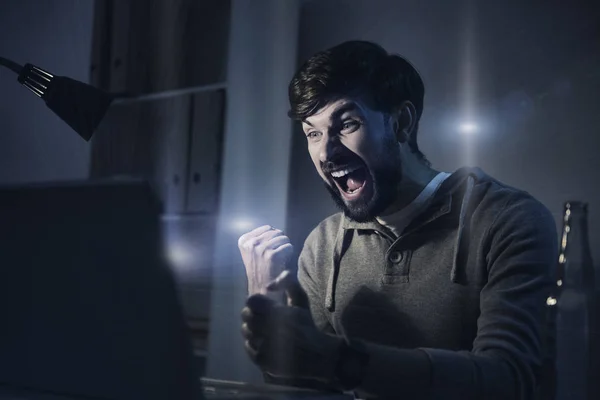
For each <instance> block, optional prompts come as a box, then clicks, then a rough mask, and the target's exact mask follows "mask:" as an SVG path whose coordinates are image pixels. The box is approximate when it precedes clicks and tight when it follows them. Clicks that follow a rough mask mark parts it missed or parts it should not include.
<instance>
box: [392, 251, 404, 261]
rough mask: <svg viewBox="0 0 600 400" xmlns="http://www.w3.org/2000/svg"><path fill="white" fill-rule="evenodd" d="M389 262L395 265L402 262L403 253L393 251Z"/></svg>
mask: <svg viewBox="0 0 600 400" xmlns="http://www.w3.org/2000/svg"><path fill="white" fill-rule="evenodd" d="M389 260H390V261H391V262H393V263H394V264H397V263H399V262H400V261H402V253H400V252H399V251H392V252H391V253H390V256H389Z"/></svg>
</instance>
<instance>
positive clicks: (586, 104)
mask: <svg viewBox="0 0 600 400" xmlns="http://www.w3.org/2000/svg"><path fill="white" fill-rule="evenodd" d="M434 3H435V5H432V4H434ZM473 3H477V6H474V5H473V4H469V3H468V2H463V1H459V0H453V1H448V2H445V1H437V2H429V1H427V2H420V1H401V2H400V1H388V0H380V1H370V0H349V1H348V0H347V1H340V0H329V1H309V2H307V3H305V5H304V8H303V12H302V18H301V28H300V56H299V61H300V62H302V61H304V60H305V59H306V58H308V57H309V56H310V55H311V54H313V53H314V52H316V51H319V50H322V49H325V48H327V47H329V46H332V45H335V44H338V43H340V42H342V41H345V40H350V39H366V40H373V41H376V42H378V43H380V44H381V45H383V46H384V47H385V48H386V49H388V50H389V51H391V52H394V53H399V54H402V55H405V56H406V57H407V58H409V59H410V60H411V61H412V62H413V63H414V64H415V65H416V67H417V68H418V69H419V70H420V72H421V74H422V75H423V78H424V80H425V86H426V96H425V111H424V114H423V117H422V120H421V127H420V132H419V143H420V146H421V149H422V150H423V151H424V153H425V154H426V155H427V157H428V158H429V159H430V160H431V161H432V163H433V166H434V167H436V168H437V169H441V170H446V171H452V170H454V169H456V168H458V167H460V166H462V165H476V166H479V167H481V168H482V169H483V170H484V171H486V172H488V173H489V174H491V175H492V176H494V177H495V178H497V179H499V180H501V181H504V182H505V183H507V184H510V185H512V186H516V187H518V188H521V189H524V190H527V191H529V192H530V193H531V194H533V195H534V196H535V197H537V198H538V199H539V200H540V201H542V202H543V203H544V204H545V205H546V206H547V207H548V208H549V209H550V210H551V211H552V213H553V214H554V216H555V217H556V222H557V227H558V229H560V228H561V214H562V207H563V203H564V201H566V200H569V199H581V200H585V201H588V202H589V203H590V214H591V215H590V217H591V223H590V231H591V241H592V249H593V252H594V257H595V260H596V264H598V262H600V185H599V184H598V183H599V181H600V179H599V177H600V174H599V172H598V171H600V158H599V157H598V153H599V151H600V131H599V128H598V127H599V126H600V113H599V112H598V110H600V100H599V99H600V97H599V96H598V94H597V93H598V92H599V90H600V74H599V73H598V71H600V40H599V39H600V13H599V11H598V6H593V2H592V1H587V2H586V1H572V2H568V3H566V2H558V1H543V2H542V1H533V2H520V1H518V0H510V1H505V2H492V1H478V2H473ZM523 3H526V4H523ZM469 65H470V67H471V70H470V72H465V71H467V70H466V69H465V68H466V67H468V66H469ZM467 81H469V82H470V83H471V89H470V90H469V93H470V94H468V93H467V94H465V87H467V86H466V85H467V84H468V82H467ZM469 99H470V104H471V106H472V109H473V110H474V111H473V115H474V117H475V119H476V120H477V122H478V124H479V125H480V127H481V129H480V130H479V132H477V133H475V134H472V135H470V136H464V135H461V133H460V132H459V131H458V129H457V126H458V124H459V123H460V121H461V118H462V115H463V112H464V108H465V103H468V102H469ZM293 140H294V142H293V157H292V164H291V165H292V168H291V172H290V173H291V177H290V200H289V225H288V230H289V234H290V236H291V237H292V240H293V241H294V243H296V244H297V246H298V247H299V246H300V244H301V243H302V241H303V240H304V238H305V237H306V235H307V234H308V233H309V232H310V230H311V229H312V228H313V227H314V226H315V225H316V224H318V222H319V221H320V220H321V219H323V218H324V217H326V216H327V215H330V214H332V213H334V212H336V209H335V208H334V206H333V204H332V201H331V200H330V199H329V195H328V194H327V192H326V191H325V190H324V189H323V188H322V184H321V182H320V178H319V177H318V176H317V174H316V172H315V171H314V167H313V165H312V163H311V162H310V159H309V157H308V153H307V150H306V143H305V142H306V139H305V138H304V137H303V136H302V135H301V134H300V133H299V132H297V133H296V134H295V135H294V139H293Z"/></svg>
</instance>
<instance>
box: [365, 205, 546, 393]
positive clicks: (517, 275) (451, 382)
mask: <svg viewBox="0 0 600 400" xmlns="http://www.w3.org/2000/svg"><path fill="white" fill-rule="evenodd" d="M485 242H486V243H487V267H488V280H487V283H486V285H485V286H484V287H483V289H482V291H481V294H480V311H481V313H480V317H479V319H478V324H477V326H478V330H477V336H476V338H475V340H474V342H473V348H472V350H471V351H450V350H442V349H394V348H390V347H385V346H379V345H375V344H371V343H364V344H365V347H366V350H367V352H368V353H369V355H370V360H369V363H368V365H367V367H366V370H365V374H364V379H363V381H362V384H361V387H360V388H358V390H357V392H358V393H359V394H361V396H363V397H366V398H369V397H377V398H397V397H398V396H399V395H400V394H402V396H403V398H411V397H412V396H415V397H417V398H422V397H428V398H433V399H442V398H443V399H461V400H467V399H482V398H484V399H499V400H500V399H519V400H529V399H534V398H535V396H536V392H537V390H538V389H539V387H538V386H539V385H540V375H541V370H542V362H543V358H544V350H543V348H542V336H543V335H544V329H545V327H546V324H547V321H546V318H547V314H546V299H547V297H548V296H549V294H550V290H551V288H552V285H553V284H554V282H553V280H552V274H551V271H552V270H553V268H554V264H555V263H556V260H557V252H558V245H557V234H556V225H555V222H554V219H553V217H552V215H551V214H550V212H549V211H548V210H547V209H546V208H545V207H544V206H543V205H541V204H540V203H539V202H537V201H536V200H534V199H533V198H531V197H529V196H525V195H519V197H518V198H516V199H512V200H510V201H509V202H508V204H506V206H505V207H504V210H503V211H501V212H499V214H498V216H497V217H496V219H495V221H494V222H493V224H492V225H491V227H490V229H489V231H488V234H487V239H485Z"/></svg>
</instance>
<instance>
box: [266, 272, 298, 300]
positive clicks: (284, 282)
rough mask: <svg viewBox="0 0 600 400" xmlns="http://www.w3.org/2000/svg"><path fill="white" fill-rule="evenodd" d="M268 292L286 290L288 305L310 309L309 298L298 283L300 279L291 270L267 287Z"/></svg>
mask: <svg viewBox="0 0 600 400" xmlns="http://www.w3.org/2000/svg"><path fill="white" fill-rule="evenodd" d="M267 290H269V291H278V290H285V293H286V294H287V297H288V304H289V305H291V306H295V307H302V308H307V309H308V297H307V296H306V293H305V292H304V290H303V289H302V287H301V286H300V282H298V277H297V276H296V274H295V273H293V272H292V271H290V270H287V269H286V270H285V271H283V272H282V273H281V274H279V276H278V277H277V278H275V279H274V280H273V281H271V283H269V284H268V285H267Z"/></svg>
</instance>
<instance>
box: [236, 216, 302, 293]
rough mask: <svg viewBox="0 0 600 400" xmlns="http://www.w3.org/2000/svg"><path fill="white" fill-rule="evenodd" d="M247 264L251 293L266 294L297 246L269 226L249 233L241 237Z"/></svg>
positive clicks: (241, 245)
mask: <svg viewBox="0 0 600 400" xmlns="http://www.w3.org/2000/svg"><path fill="white" fill-rule="evenodd" d="M238 247H239V249H240V253H241V254H242V260H243V261H244V266H245V267H246V276H247V277H248V296H252V295H255V294H263V295H266V294H267V286H268V285H269V283H271V282H272V281H273V280H275V279H276V278H277V277H278V276H279V275H280V274H281V273H282V272H283V271H284V270H285V268H286V266H287V264H288V263H289V262H290V260H291V258H292V254H293V251H294V248H293V246H292V244H291V243H290V239H289V238H288V237H287V236H285V235H284V234H283V232H282V231H280V230H279V229H275V228H272V227H271V226H269V225H265V226H261V227H260V228H256V229H254V230H253V231H251V232H248V233H246V234H244V235H242V236H241V237H240V239H239V240H238Z"/></svg>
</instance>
